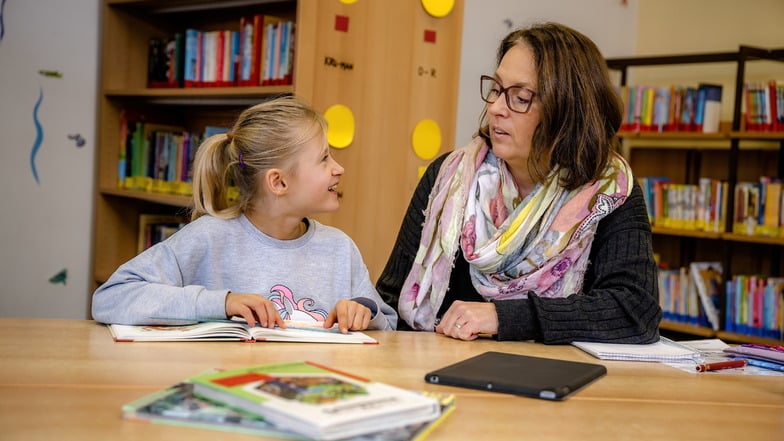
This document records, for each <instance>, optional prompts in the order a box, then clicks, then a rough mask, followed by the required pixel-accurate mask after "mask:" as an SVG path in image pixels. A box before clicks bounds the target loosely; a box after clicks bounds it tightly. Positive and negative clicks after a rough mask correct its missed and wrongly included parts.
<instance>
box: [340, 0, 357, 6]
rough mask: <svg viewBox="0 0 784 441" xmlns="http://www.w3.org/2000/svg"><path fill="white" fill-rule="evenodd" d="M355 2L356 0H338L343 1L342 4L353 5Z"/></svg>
mask: <svg viewBox="0 0 784 441" xmlns="http://www.w3.org/2000/svg"><path fill="white" fill-rule="evenodd" d="M356 2H357V0H340V3H343V4H344V5H353V4H354V3H356Z"/></svg>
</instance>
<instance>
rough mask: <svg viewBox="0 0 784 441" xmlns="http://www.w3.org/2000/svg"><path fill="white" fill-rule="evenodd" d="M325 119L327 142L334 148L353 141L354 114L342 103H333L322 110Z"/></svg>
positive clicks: (346, 145) (347, 144)
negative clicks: (325, 109) (324, 110)
mask: <svg viewBox="0 0 784 441" xmlns="http://www.w3.org/2000/svg"><path fill="white" fill-rule="evenodd" d="M324 118H325V119H326V120H327V142H328V143H329V145H330V146H332V147H334V148H336V149H342V148H346V147H348V146H349V145H350V144H351V143H352V142H354V114H353V113H352V112H351V109H349V108H348V107H346V106H344V105H343V104H335V105H333V106H331V107H330V108H329V109H327V111H326V112H324Z"/></svg>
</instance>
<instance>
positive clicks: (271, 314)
mask: <svg viewBox="0 0 784 441" xmlns="http://www.w3.org/2000/svg"><path fill="white" fill-rule="evenodd" d="M235 315H238V316H241V317H242V318H244V319H245V321H246V322H248V326H256V323H257V322H258V324H259V326H262V327H265V328H274V327H275V325H277V326H280V327H281V328H285V327H286V324H285V323H284V322H283V319H282V318H281V317H280V314H278V308H276V307H275V305H274V304H273V303H272V302H271V301H269V300H268V299H267V298H266V297H264V296H262V295H259V294H240V293H235V292H230V293H228V294H227V295H226V317H232V316H235Z"/></svg>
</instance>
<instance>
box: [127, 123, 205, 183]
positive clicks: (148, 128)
mask: <svg viewBox="0 0 784 441" xmlns="http://www.w3.org/2000/svg"><path fill="white" fill-rule="evenodd" d="M203 139H205V138H204V134H202V133H194V132H190V131H187V130H185V129H183V128H182V127H178V126H172V125H166V124H157V123H150V122H147V121H144V120H143V119H132V118H128V117H127V116H126V114H123V116H122V118H121V121H120V149H119V157H118V168H117V177H118V186H119V187H120V188H125V189H130V190H140V191H152V192H156V193H171V194H179V195H186V196H189V195H191V194H193V185H192V183H191V182H192V179H193V170H192V165H193V158H194V156H195V154H196V150H197V149H198V148H199V145H200V144H201V142H202V140H203Z"/></svg>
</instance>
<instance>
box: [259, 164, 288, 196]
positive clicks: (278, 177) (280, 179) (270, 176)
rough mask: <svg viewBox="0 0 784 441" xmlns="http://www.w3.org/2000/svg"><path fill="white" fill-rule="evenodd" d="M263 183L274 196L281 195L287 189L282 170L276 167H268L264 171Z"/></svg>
mask: <svg viewBox="0 0 784 441" xmlns="http://www.w3.org/2000/svg"><path fill="white" fill-rule="evenodd" d="M264 185H265V186H266V187H267V189H268V190H269V191H270V192H271V193H272V194H274V195H276V196H281V195H283V194H285V193H286V191H287V190H288V186H287V185H286V179H285V177H284V176H283V172H282V171H281V170H280V169H278V168H272V169H269V170H267V172H266V173H264Z"/></svg>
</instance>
